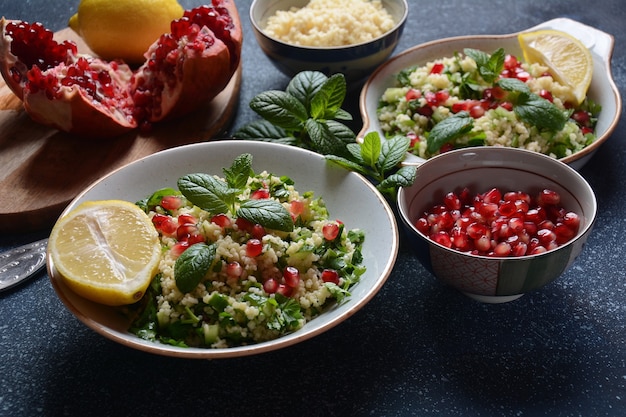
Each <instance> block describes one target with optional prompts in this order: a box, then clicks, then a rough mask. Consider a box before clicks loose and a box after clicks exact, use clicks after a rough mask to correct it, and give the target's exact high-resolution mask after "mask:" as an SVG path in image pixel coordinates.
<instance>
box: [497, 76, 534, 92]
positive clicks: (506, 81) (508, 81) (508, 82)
mask: <svg viewBox="0 0 626 417" xmlns="http://www.w3.org/2000/svg"><path fill="white" fill-rule="evenodd" d="M496 84H497V85H498V86H499V87H500V88H501V89H503V90H505V91H513V92H517V93H526V94H530V87H528V84H526V83H525V82H523V81H521V80H518V79H517V78H501V79H499V80H498V82H496Z"/></svg>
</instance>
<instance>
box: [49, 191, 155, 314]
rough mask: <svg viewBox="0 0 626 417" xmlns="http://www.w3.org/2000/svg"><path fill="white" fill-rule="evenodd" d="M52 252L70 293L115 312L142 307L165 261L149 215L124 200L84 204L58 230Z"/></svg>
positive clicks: (60, 222)
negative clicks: (118, 308) (114, 308)
mask: <svg viewBox="0 0 626 417" xmlns="http://www.w3.org/2000/svg"><path fill="white" fill-rule="evenodd" d="M48 251H49V253H50V256H51V258H52V261H53V265H54V267H55V268H56V270H57V271H58V272H59V274H60V279H61V280H62V281H63V282H64V283H65V284H67V286H68V287H69V288H71V289H72V290H73V291H74V292H76V293H77V294H79V295H81V296H83V297H85V298H87V299H89V300H92V301H95V302H97V303H101V304H106V305H112V306H119V305H124V304H132V303H134V302H136V301H138V300H139V299H140V298H141V297H142V296H143V294H144V292H145V291H146V288H147V287H148V285H150V281H151V280H152V278H153V277H154V275H155V274H156V272H157V268H158V266H159V261H160V258H161V245H160V242H159V236H158V233H157V231H156V229H155V228H154V226H153V225H152V221H151V220H150V218H149V217H148V215H146V213H144V212H143V210H141V209H140V208H139V207H137V206H136V205H135V204H132V203H129V202H128V201H121V200H104V201H88V202H85V203H82V204H80V205H79V206H78V207H76V208H75V209H73V210H72V211H70V212H69V213H68V214H67V215H65V216H63V217H62V218H60V219H59V220H58V221H57V223H56V224H55V225H54V227H53V228H52V232H51V234H50V239H49V242H48Z"/></svg>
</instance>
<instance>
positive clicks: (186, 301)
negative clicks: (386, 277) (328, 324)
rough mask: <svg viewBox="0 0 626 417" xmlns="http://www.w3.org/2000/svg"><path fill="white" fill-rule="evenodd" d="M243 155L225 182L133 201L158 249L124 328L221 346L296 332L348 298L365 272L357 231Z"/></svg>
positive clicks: (197, 181)
mask: <svg viewBox="0 0 626 417" xmlns="http://www.w3.org/2000/svg"><path fill="white" fill-rule="evenodd" d="M251 164H252V156H251V155H249V154H243V155H240V156H239V157H238V158H236V159H235V161H234V162H233V164H232V166H231V167H230V168H228V169H224V170H223V172H224V178H220V177H218V176H214V175H209V174H190V175H186V176H183V177H181V178H180V179H179V180H178V189H172V188H165V189H162V190H159V191H157V192H155V193H154V194H153V195H152V196H150V197H149V198H147V199H145V200H143V201H140V202H138V203H137V204H138V205H139V206H140V207H142V208H143V209H144V210H145V211H146V212H147V213H148V215H149V217H151V219H152V222H153V224H154V225H155V227H156V229H157V230H158V232H159V235H160V239H161V243H162V246H163V254H162V259H161V262H160V265H159V269H158V274H157V275H156V276H155V278H154V279H153V282H152V284H151V286H150V287H149V289H148V291H147V292H146V295H145V296H144V298H143V299H142V301H141V302H140V303H138V310H137V311H135V312H134V314H135V315H136V316H135V318H134V321H133V324H132V327H131V329H130V331H131V332H132V333H134V334H136V335H138V336H139V337H141V338H144V339H147V340H152V341H160V342H162V343H167V344H172V345H176V346H185V347H187V346H193V347H207V348H225V347H231V346H239V345H245V344H252V343H258V342H262V341H267V340H271V339H275V338H278V337H280V336H281V335H284V334H287V333H290V332H293V331H295V330H297V329H299V328H301V327H302V326H303V325H304V324H305V323H306V322H307V321H309V320H311V319H313V318H314V317H316V316H317V315H319V314H320V313H321V312H322V311H323V309H324V308H325V307H326V306H328V305H329V304H330V303H332V302H342V300H344V298H345V297H349V296H350V294H349V292H348V291H349V289H350V287H351V286H352V285H354V284H355V283H356V282H358V281H359V279H360V276H361V275H362V274H363V272H364V271H365V268H364V267H363V266H362V255H361V248H362V244H363V241H364V234H363V232H362V231H361V230H358V229H354V230H347V229H346V228H345V227H344V225H343V223H342V222H341V221H338V220H331V219H330V218H329V213H328V210H327V208H326V206H325V203H324V201H323V200H322V198H321V197H315V196H314V194H313V192H304V193H302V194H300V193H299V192H298V191H297V190H296V189H295V188H294V183H293V181H292V180H291V179H290V178H288V177H285V176H276V175H273V174H271V173H268V172H266V171H264V172H261V173H259V174H255V173H254V172H253V171H252V168H251Z"/></svg>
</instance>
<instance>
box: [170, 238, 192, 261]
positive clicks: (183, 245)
mask: <svg viewBox="0 0 626 417" xmlns="http://www.w3.org/2000/svg"><path fill="white" fill-rule="evenodd" d="M189 246H191V245H189V242H177V243H176V244H175V245H174V246H172V249H171V250H170V252H171V254H172V256H173V257H174V258H178V257H179V256H180V255H181V254H182V253H183V252H184V251H186V250H187V248H188V247H189Z"/></svg>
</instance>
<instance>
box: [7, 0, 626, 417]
mask: <svg viewBox="0 0 626 417" xmlns="http://www.w3.org/2000/svg"><path fill="white" fill-rule="evenodd" d="M78 2H79V1H78V0H71V1H64V0H21V1H17V0H2V4H1V6H0V14H3V15H5V16H7V17H9V18H15V19H23V20H29V21H41V22H43V23H44V24H45V25H46V26H47V27H49V28H51V29H53V30H60V29H62V28H64V27H65V26H66V21H67V19H68V18H69V16H70V15H71V14H72V13H73V12H74V10H75V9H76V6H77V4H78ZM181 3H182V4H183V5H185V6H190V5H196V4H199V3H200V2H197V1H196V2H194V1H181ZM249 3H250V1H242V0H241V1H239V2H238V7H239V10H240V12H241V14H242V22H243V25H244V35H245V45H244V49H243V65H244V67H243V68H244V73H243V85H242V91H241V96H240V98H241V106H240V108H239V112H238V114H237V116H236V119H235V120H234V122H233V126H232V130H236V129H237V128H238V127H240V126H242V125H243V124H245V123H247V122H249V121H252V120H255V119H256V115H255V114H254V113H252V112H251V111H250V110H249V109H248V106H247V103H248V102H249V101H250V99H251V98H252V97H253V96H254V95H255V94H257V93H259V92H261V91H265V90H269V89H275V88H276V89H284V87H285V86H286V83H287V82H288V79H287V78H286V77H284V76H282V75H281V74H279V73H277V72H276V71H275V70H274V68H273V67H272V65H271V64H270V63H269V61H268V60H267V59H266V58H265V56H264V55H263V54H262V52H261V51H260V49H258V47H257V45H256V43H255V40H254V37H253V35H252V32H251V28H250V24H249V20H248V13H247V12H248V7H249ZM409 3H410V13H409V21H408V23H407V26H406V29H405V32H404V35H403V38H402V40H401V43H400V45H399V47H398V49H397V50H396V52H399V51H402V50H404V49H406V48H408V47H410V46H413V45H415V44H419V43H422V42H425V41H429V40H433V39H437V38H442V37H448V36H456V35H465V34H481V33H482V34H504V33H511V32H517V31H519V30H523V29H526V28H528V27H532V26H534V25H536V24H538V23H541V22H542V21H545V20H549V19H552V18H555V17H570V18H573V19H576V20H579V21H581V22H583V23H585V24H588V25H591V26H595V27H597V28H599V29H601V30H603V31H606V32H608V33H611V34H613V35H614V36H615V44H616V48H615V52H614V55H613V60H612V65H613V72H614V77H615V80H616V82H617V84H618V86H619V89H620V92H621V93H622V95H623V94H624V91H625V88H626V74H625V72H626V53H625V52H624V45H626V31H624V22H625V21H626V20H625V19H626V3H624V2H623V1H622V0H609V1H595V2H589V1H583V0H550V1H545V0H528V1H522V0H518V1H515V2H510V1H504V0H499V1H495V0H473V1H462V0H442V1H436V2H425V1H413V0H410V2H409ZM355 90H356V91H357V93H358V88H357V89H355ZM356 96H357V94H356V93H355V94H353V95H352V96H351V97H350V98H349V101H348V102H347V103H346V104H347V108H348V109H349V110H350V111H351V112H352V113H353V115H355V116H356V115H357V113H356V108H357V107H356V106H357V104H356V103H357V97H356ZM625 144H626V134H625V133H624V122H623V120H622V122H620V125H619V126H618V127H617V130H616V132H615V133H614V135H613V137H612V138H611V139H610V140H609V141H608V142H607V143H606V144H605V145H604V146H603V147H602V148H601V149H600V150H599V152H598V153H597V154H596V155H595V156H594V157H593V159H592V160H591V161H590V162H589V163H588V164H587V165H586V166H585V167H584V168H583V169H582V171H581V173H582V174H583V175H584V177H585V178H587V180H588V181H589V182H590V183H591V185H592V186H593V188H594V190H595V192H596V193H597V197H598V202H599V207H600V216H599V218H598V221H597V223H596V226H595V229H594V232H593V233H592V235H591V237H590V239H589V243H588V245H587V246H586V248H585V250H584V252H583V254H582V255H581V257H580V258H579V259H578V260H577V261H576V263H575V264H574V265H573V266H572V267H571V268H570V269H569V270H568V271H567V272H566V273H565V274H564V275H563V276H562V277H561V278H560V279H559V280H557V281H556V282H554V283H552V284H550V285H548V286H547V287H546V288H544V289H542V290H540V291H537V292H534V293H532V294H528V295H526V296H524V297H522V298H520V299H519V300H517V301H515V302H512V303H508V304H503V305H485V304H480V303H477V302H475V301H472V300H470V299H469V298H467V297H465V296H464V295H462V294H460V293H458V292H455V291H454V290H451V289H449V288H447V287H444V286H442V285H441V284H440V283H439V282H437V281H435V279H434V278H433V277H432V276H431V275H430V274H428V273H427V272H426V271H425V270H424V269H423V268H422V266H421V265H420V264H419V263H418V261H417V260H416V258H415V257H414V256H413V255H412V254H411V253H410V252H409V251H408V249H407V247H406V245H404V244H403V245H402V246H401V250H400V254H399V257H398V262H397V265H396V266H395V268H394V271H393V273H392V274H391V276H390V277H389V280H388V281H387V283H386V284H385V286H384V287H383V288H382V290H381V291H380V292H379V293H378V295H377V296H376V297H375V298H374V299H373V300H372V301H371V302H370V303H369V304H368V305H367V306H366V307H365V308H363V309H362V310H361V311H360V312H359V313H357V314H356V315H355V316H353V317H352V318H350V319H349V320H348V321H346V322H344V323H343V324H341V325H339V326H338V327H336V328H334V329H333V330H331V331H328V332H327V333H325V334H323V335H321V336H319V337H317V338H315V339H312V340H309V341H307V342H304V343H302V344H299V345H296V346H293V347H290V348H286V349H283V350H279V351H276V352H272V353H267V354H263V355H260V356H257V357H246V358H241V359H227V360H218V361H192V360H181V359H172V358H167V357H160V356H154V355H150V354H146V353H142V352H139V351H135V350H131V349H129V348H126V347H123V346H120V345H117V344H115V343H113V342H111V341H109V340H108V339H105V338H103V337H102V336H100V335H98V334H96V333H94V332H93V331H91V330H89V329H88V328H86V327H85V326H84V325H82V324H81V323H80V322H79V321H78V320H77V319H76V318H75V317H74V316H73V315H72V314H71V313H70V312H69V311H68V310H66V309H65V307H64V306H63V304H62V303H61V302H60V301H59V300H58V298H57V297H56V295H55V293H54V291H53V289H52V287H51V285H50V282H49V280H48V277H47V276H46V274H45V273H40V274H39V275H38V276H37V277H35V278H34V279H33V280H31V281H29V282H28V283H26V284H25V285H23V286H20V287H18V288H15V289H13V290H10V291H8V292H4V293H0V415H1V416H39V415H41V416H124V415H135V416H164V415H198V416H200V415H203V416H213V415H215V416H217V415H219V416H252V415H271V416H277V415H287V416H292V415H293V416H296V415H303V416H403V415H416V416H428V415H442V416H477V415H480V416H501V415H505V416H535V415H541V416H624V415H626V346H625V345H624V344H625V341H626V328H625V323H626V317H625V316H626V314H625V313H626V280H625V276H626V273H625V272H624V265H625V263H626V262H625V261H624V255H623V253H624V252H623V250H624V236H626V207H625V203H624V202H625V201H626V200H625V199H624V192H625V191H626V184H625V181H626V179H625V178H626V176H625V175H624V171H625V170H626V150H625V148H624V145H625ZM45 234H46V232H45V231H44V232H41V233H30V234H27V235H19V236H18V235H13V236H1V237H0V249H6V248H9V247H11V246H15V245H17V244H20V243H26V242H28V241H30V240H34V239H35V238H37V237H42V236H44V235H45Z"/></svg>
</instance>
